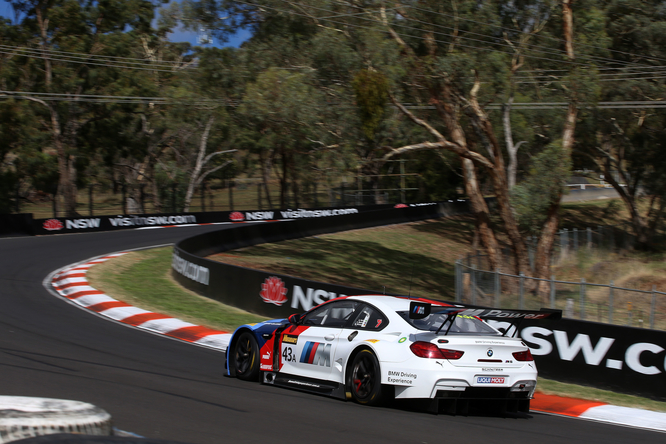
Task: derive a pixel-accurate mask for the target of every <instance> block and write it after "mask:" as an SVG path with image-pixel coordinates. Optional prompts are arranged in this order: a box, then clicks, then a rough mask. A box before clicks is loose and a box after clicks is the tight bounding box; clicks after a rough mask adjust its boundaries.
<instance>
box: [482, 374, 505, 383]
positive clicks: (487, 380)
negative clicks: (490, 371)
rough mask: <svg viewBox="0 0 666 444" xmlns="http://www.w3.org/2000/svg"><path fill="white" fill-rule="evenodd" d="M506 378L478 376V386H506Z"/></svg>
mask: <svg viewBox="0 0 666 444" xmlns="http://www.w3.org/2000/svg"><path fill="white" fill-rule="evenodd" d="M504 379H505V378H504V377H502V376H477V377H476V383H477V384H504Z"/></svg>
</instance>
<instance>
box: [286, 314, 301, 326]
mask: <svg viewBox="0 0 666 444" xmlns="http://www.w3.org/2000/svg"><path fill="white" fill-rule="evenodd" d="M287 319H288V320H289V323H290V324H294V325H298V323H299V322H300V321H301V315H300V314H298V313H294V314H293V315H291V316H289V317H288V318H287Z"/></svg>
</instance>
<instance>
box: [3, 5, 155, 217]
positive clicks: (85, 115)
mask: <svg viewBox="0 0 666 444" xmlns="http://www.w3.org/2000/svg"><path fill="white" fill-rule="evenodd" d="M10 3H11V5H12V7H13V8H14V10H15V11H16V12H17V16H18V17H19V19H20V20H19V23H18V24H17V25H16V26H18V27H20V29H21V32H22V33H24V34H25V35H26V37H25V41H24V42H25V43H24V44H23V46H21V47H16V48H14V51H13V52H14V57H15V58H16V59H17V61H16V63H17V64H20V65H21V68H20V69H21V76H20V78H19V80H18V81H17V82H16V83H15V84H14V85H13V88H12V89H11V90H5V93H4V94H5V95H6V96H8V95H11V96H13V97H15V98H18V99H22V100H27V101H29V102H31V103H32V104H34V112H35V113H36V114H37V115H38V116H39V118H40V121H41V126H42V128H43V130H44V131H46V132H47V133H48V134H49V136H50V143H49V145H50V149H51V150H52V152H53V153H54V156H55V157H56V158H57V161H58V172H59V181H58V190H57V194H58V206H59V207H60V209H61V210H62V211H63V212H64V213H65V214H66V215H69V216H71V215H75V214H76V199H77V197H76V195H77V176H78V174H79V172H78V168H79V167H80V164H81V161H82V160H85V157H86V156H88V155H89V153H86V152H85V150H84V149H82V146H83V145H84V144H86V143H88V144H89V145H90V146H93V145H94V143H91V142H90V141H87V142H86V141H84V140H82V131H83V130H84V128H85V127H86V126H87V125H90V124H91V122H93V121H95V120H97V119H99V118H100V114H105V113H107V110H106V109H105V107H104V105H103V104H99V103H98V104H95V103H92V102H91V97H90V95H106V96H110V95H115V96H117V95H123V96H127V95H132V94H131V92H133V88H134V86H135V83H136V80H137V76H136V75H134V72H132V70H131V69H127V68H128V67H129V68H137V67H138V66H137V64H136V63H137V62H136V60H130V58H137V52H136V49H137V47H139V45H138V36H139V35H140V34H142V33H144V34H145V33H149V32H150V23H151V20H152V19H153V12H154V8H155V4H154V3H153V2H151V1H149V0H130V1H119V0H116V1H114V0H111V1H104V2H90V1H83V0H81V1H61V0H13V1H11V2H10ZM140 63H141V64H142V65H143V64H144V63H145V62H143V61H142V62H140ZM63 99H64V100H63Z"/></svg>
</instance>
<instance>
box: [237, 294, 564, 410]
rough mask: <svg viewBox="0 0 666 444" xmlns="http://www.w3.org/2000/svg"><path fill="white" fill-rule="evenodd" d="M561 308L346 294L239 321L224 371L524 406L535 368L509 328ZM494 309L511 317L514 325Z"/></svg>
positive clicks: (340, 392) (314, 386) (371, 394)
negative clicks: (282, 314) (303, 308)
mask: <svg viewBox="0 0 666 444" xmlns="http://www.w3.org/2000/svg"><path fill="white" fill-rule="evenodd" d="M559 317H561V311H559V310H544V309H542V310H541V311H527V310H504V309H489V308H478V307H474V308H471V307H469V306H467V307H462V306H454V305H449V304H446V303H443V302H436V301H429V300H424V299H410V298H406V297H396V296H385V295H368V296H348V297H341V298H337V299H333V300H330V301H327V302H325V303H323V304H321V305H318V306H317V307H315V308H313V309H311V310H310V311H308V312H306V313H303V314H300V315H292V316H290V317H289V319H282V320H271V321H266V322H262V323H259V324H253V325H243V326H241V327H239V328H238V329H237V330H236V331H235V332H234V333H233V335H232V337H231V340H230V343H229V347H228V348H227V373H228V375H229V376H236V377H238V378H240V379H243V380H254V381H256V380H260V381H262V382H263V383H265V384H272V385H277V386H283V387H289V388H294V389H299V390H305V391H309V392H314V393H318V394H323V395H329V396H334V397H338V398H342V399H349V398H351V399H353V400H354V401H356V402H358V403H360V404H368V405H376V404H379V403H380V402H382V401H383V400H385V399H386V398H395V399H420V400H423V401H426V407H427V409H428V410H429V411H432V412H438V411H444V412H447V413H453V414H455V413H467V409H468V408H469V404H470V403H471V402H474V401H480V403H481V404H486V405H487V404H489V403H490V404H493V405H496V406H497V408H498V409H499V410H500V411H508V412H527V411H529V404H530V399H531V398H532V396H533V394H534V389H535V387H536V380H537V369H536V366H535V364H534V360H533V358H532V354H531V353H530V350H529V348H528V347H527V346H526V345H525V343H524V342H522V341H521V339H520V338H516V337H511V336H510V335H509V332H511V331H513V335H515V333H516V332H517V330H518V327H517V323H519V322H520V320H522V319H546V318H550V319H558V318H559ZM488 319H494V320H502V321H509V322H510V324H509V329H508V330H507V329H500V330H498V329H496V328H494V327H492V326H491V325H490V324H488V323H487V322H485V321H484V320H488Z"/></svg>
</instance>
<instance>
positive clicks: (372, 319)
mask: <svg viewBox="0 0 666 444" xmlns="http://www.w3.org/2000/svg"><path fill="white" fill-rule="evenodd" d="M356 313H357V314H356V315H355V317H354V322H352V325H351V328H356V329H359V330H374V331H379V330H381V329H383V328H384V327H385V326H386V324H387V323H388V320H387V319H386V316H384V314H383V313H382V312H381V311H379V310H377V309H376V308H374V307H371V306H369V305H364V306H363V307H362V308H360V309H359V310H357V312H356Z"/></svg>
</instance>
